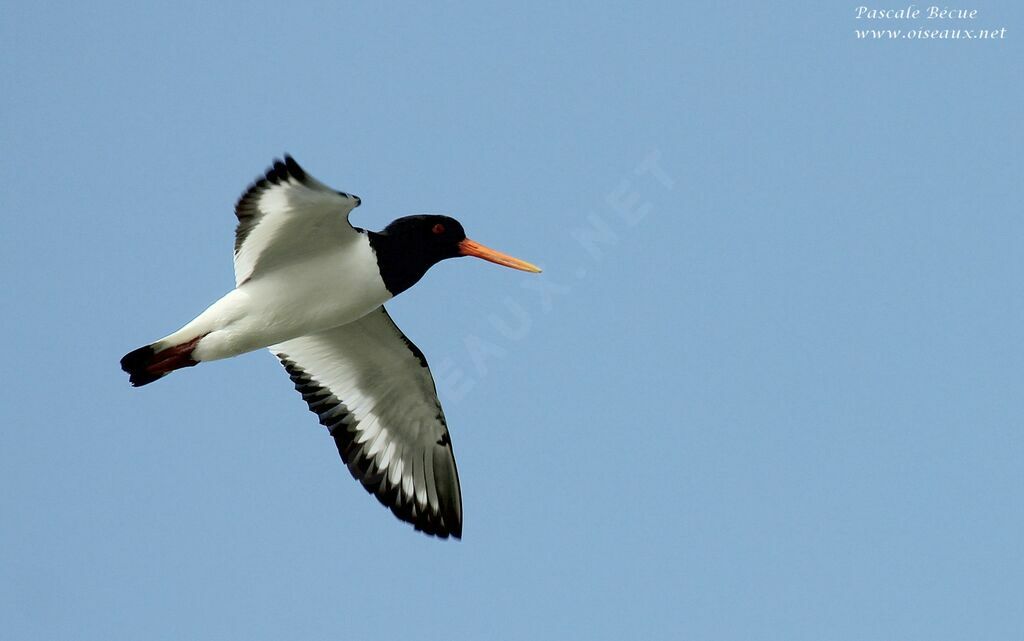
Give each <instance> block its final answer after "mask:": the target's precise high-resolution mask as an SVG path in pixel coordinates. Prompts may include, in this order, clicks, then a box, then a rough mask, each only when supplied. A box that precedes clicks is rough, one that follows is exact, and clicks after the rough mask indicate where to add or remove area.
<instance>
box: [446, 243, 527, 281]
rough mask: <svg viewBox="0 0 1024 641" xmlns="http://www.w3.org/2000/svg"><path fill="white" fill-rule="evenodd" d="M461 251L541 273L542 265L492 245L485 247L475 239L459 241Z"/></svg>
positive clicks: (500, 263)
mask: <svg viewBox="0 0 1024 641" xmlns="http://www.w3.org/2000/svg"><path fill="white" fill-rule="evenodd" d="M459 252H460V253H461V254H462V255H463V256H476V257H477V258H483V259H484V260H489V261H491V262H492V263H497V264H499V265H504V266H505V267H511V268H512V269H521V270H523V271H524V272H533V273H535V274H538V273H540V267H537V266H536V265H532V264H530V263H528V262H526V261H525V260H519V259H518V258H512V257H511V256H509V255H508V254H503V253H501V252H499V251H495V250H493V249H491V248H490V247H484V246H483V245H481V244H480V243H478V242H476V241H475V240H470V239H468V238H467V239H465V240H463V241H462V242H461V243H459Z"/></svg>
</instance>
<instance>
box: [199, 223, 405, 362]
mask: <svg viewBox="0 0 1024 641" xmlns="http://www.w3.org/2000/svg"><path fill="white" fill-rule="evenodd" d="M364 238H365V237H364ZM359 240H360V241H362V242H357V243H353V244H352V245H350V246H349V247H347V248H345V249H344V250H340V251H335V252H331V253H329V254H321V255H315V256H310V257H308V258H306V259H305V260H302V261H299V262H292V263H289V264H287V265H282V266H280V267H278V268H276V269H274V270H272V271H271V272H269V273H266V274H262V275H260V276H259V277H258V278H254V279H252V280H250V281H248V282H246V283H245V284H243V285H242V286H240V287H239V288H237V289H235V290H234V291H232V292H230V293H228V294H227V295H226V296H224V297H223V298H222V299H220V300H219V301H217V302H216V303H214V304H213V305H211V306H210V308H209V309H207V310H206V311H205V312H203V313H202V314H201V315H200V316H199V317H198V318H196V320H195V321H193V322H192V323H189V325H190V326H191V325H196V326H197V327H196V329H197V330H200V331H201V330H202V329H203V326H204V325H206V326H209V327H210V330H211V331H209V333H208V334H207V335H206V336H205V337H204V338H203V339H202V340H200V341H199V343H198V344H197V346H196V349H195V351H194V352H193V357H194V358H196V359H197V360H200V361H208V360H216V359H220V358H228V357H230V356H236V355H238V354H243V353H245V352H251V351H253V350H256V349H260V348H263V347H268V346H270V345H274V344H276V343H280V342H283V341H286V340H290V339H292V338H296V337H298V336H305V335H306V334H311V333H315V332H320V331H323V330H326V329H330V328H332V327H337V326H339V325H345V324H347V323H350V322H352V321H354V320H356V319H358V318H361V317H362V316H364V315H365V314H368V313H369V312H371V311H373V310H375V309H377V307H379V306H380V305H381V304H383V303H384V302H386V301H387V300H388V299H390V298H391V293H390V292H389V291H388V290H387V288H386V287H384V283H383V281H382V280H381V278H380V273H379V271H378V269H377V261H376V257H375V255H374V253H373V250H372V249H371V248H370V245H369V243H368V242H366V241H365V240H364V239H362V238H361V239H359ZM187 327H188V326H186V328H187Z"/></svg>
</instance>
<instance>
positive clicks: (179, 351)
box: [121, 334, 205, 387]
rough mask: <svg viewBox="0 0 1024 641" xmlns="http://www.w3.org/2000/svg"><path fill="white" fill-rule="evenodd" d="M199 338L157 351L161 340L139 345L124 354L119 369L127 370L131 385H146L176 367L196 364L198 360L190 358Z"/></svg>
mask: <svg viewBox="0 0 1024 641" xmlns="http://www.w3.org/2000/svg"><path fill="white" fill-rule="evenodd" d="M204 336H205V334H204ZM201 338H202V336H198V337H196V338H194V339H192V340H190V341H188V342H186V343H182V344H181V345H174V346H171V347H166V348H161V349H159V351H158V350H157V348H156V346H157V344H158V343H160V342H162V341H157V343H153V344H151V345H146V346H145V347H140V348H139V349H136V350H133V351H131V352H128V353H127V354H125V355H124V358H122V359H121V369H123V370H124V371H126V372H128V380H129V381H130V382H131V384H132V386H133V387H142V386H143V385H148V384H149V383H152V382H153V381H155V380H157V379H158V378H163V377H164V376H166V375H167V374H170V373H171V372H173V371H174V370H176V369H181V368H183V367H192V366H193V365H198V364H199V361H198V360H196V359H194V358H192V350H194V349H195V348H196V343H198V342H199V339H201Z"/></svg>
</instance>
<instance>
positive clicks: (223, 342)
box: [121, 155, 540, 538]
mask: <svg viewBox="0 0 1024 641" xmlns="http://www.w3.org/2000/svg"><path fill="white" fill-rule="evenodd" d="M361 202H362V201H361V200H360V199H359V198H358V197H357V196H353V195H351V194H347V193H345V192H340V191H335V190H334V189H331V188H330V187H328V186H327V185H325V184H323V183H321V182H320V181H318V180H317V179H315V178H313V177H312V176H310V175H309V174H308V173H306V172H305V170H303V169H302V167H300V166H299V164H298V163H297V162H295V160H294V159H293V158H292V157H291V156H288V155H286V156H285V157H284V159H283V160H275V161H274V164H273V166H272V167H270V168H269V169H268V170H267V172H266V174H265V175H264V176H263V177H262V178H259V179H258V180H256V182H254V183H253V184H252V185H250V186H249V188H248V189H247V190H246V191H245V193H243V194H242V197H241V198H240V199H239V200H238V203H237V204H236V205H235V215H236V216H237V217H238V226H237V228H236V229H235V288H234V289H233V290H231V291H230V292H228V293H227V294H225V295H224V296H223V297H221V298H220V300H218V301H217V302H215V303H213V304H212V305H210V306H209V307H208V308H207V309H206V310H205V311H204V312H202V313H201V314H199V316H197V317H196V318H195V319H193V320H192V321H190V322H189V323H187V324H186V325H185V326H184V327H182V328H181V329H179V330H178V331H176V332H174V333H172V334H170V335H168V336H165V337H164V338H161V339H160V340H158V341H156V342H154V343H150V344H149V345H146V346H144V347H140V348H139V349H136V350H134V351H132V352H129V353H128V354H126V355H125V357H124V358H122V359H121V369H123V370H124V371H125V372H127V373H128V375H129V377H130V378H129V380H130V382H131V384H132V385H133V386H136V387H138V386H141V385H147V384H149V383H152V382H153V381H155V380H157V379H159V378H161V377H163V376H166V375H167V374H169V373H170V372H173V371H174V370H177V369H181V368H184V367H192V366H194V365H198V364H199V363H205V362H206V361H215V360H219V359H222V358H230V357H232V356H238V355H239V354H244V353H246V352H251V351H254V350H257V349H262V348H269V349H270V351H271V352H272V353H273V354H274V355H275V356H276V357H277V358H278V359H279V360H280V361H281V364H282V365H283V366H284V369H285V371H286V372H287V373H288V376H290V377H291V380H292V382H293V383H294V384H295V389H296V390H298V392H299V393H300V394H302V398H303V400H305V401H306V403H307V404H308V405H309V409H310V410H312V411H313V413H315V414H316V415H317V416H318V417H319V419H320V423H321V424H323V425H324V426H326V427H327V429H328V431H329V432H330V435H331V436H332V437H333V438H334V442H335V444H336V445H337V447H338V452H339V453H340V454H341V458H342V460H343V461H344V462H345V464H346V465H347V466H348V469H349V471H351V473H352V475H353V476H354V477H355V478H356V479H357V480H359V481H360V482H361V483H362V485H363V487H364V488H366V490H367V491H368V492H370V493H372V494H374V495H375V496H376V497H377V499H378V500H379V501H380V502H381V503H383V504H384V505H385V506H387V507H389V508H390V509H391V511H392V512H394V514H395V515H396V516H397V517H398V518H400V519H402V520H403V521H407V522H409V523H412V524H413V526H414V527H415V528H416V529H417V530H421V531H423V532H426V533H428V534H433V535H435V536H438V537H441V538H446V537H448V536H452V537H455V538H461V537H462V491H461V489H460V486H459V474H458V470H457V469H456V467H455V457H454V454H453V451H452V443H451V438H450V436H449V433H448V426H447V424H446V422H445V418H444V411H443V410H442V409H441V403H440V401H438V398H437V391H436V389H435V386H434V379H433V377H432V376H431V374H430V369H429V367H428V366H427V360H426V358H425V357H424V355H423V352H421V351H420V350H419V348H417V347H416V345H414V344H413V343H412V341H410V340H409V339H408V338H406V336H405V334H403V333H402V330H400V329H399V328H398V326H397V325H395V323H394V321H392V320H391V317H390V316H389V315H388V312H387V310H386V309H384V306H383V303H385V302H386V301H388V300H390V299H391V298H393V297H394V296H397V295H398V294H400V293H402V292H404V291H405V290H407V289H409V288H410V287H412V286H413V285H415V284H416V282H417V281H419V280H420V278H422V277H423V275H424V274H425V273H426V272H427V270H428V269H430V267H431V266H433V265H434V264H436V263H438V262H440V261H442V260H445V259H447V258H458V257H460V256H476V257H478V258H483V259H484V260H488V261H491V262H493V263H497V264H499V265H505V266H507V267H512V268H514V269H520V270H523V271H528V272H539V271H540V269H539V268H537V267H536V266H534V265H531V264H530V263H527V262H525V261H522V260H519V259H517V258H513V257H511V256H509V255H507V254H503V253H501V252H498V251H495V250H493V249H489V248H488V247H485V246H483V245H481V244H479V243H477V242H474V241H472V240H470V239H468V238H466V233H465V231H464V230H463V228H462V225H461V224H459V222H458V221H457V220H455V219H454V218H450V217H448V216H442V215H432V214H431V215H417V216H405V217H403V218H399V219H397V220H395V221H393V222H392V223H391V224H389V225H388V226H387V227H385V228H384V229H383V230H382V231H379V232H373V231H368V230H366V229H361V228H359V227H354V226H352V225H351V224H349V221H348V216H349V214H350V213H351V211H352V210H353V209H354V208H356V207H358V206H359V205H360V204H361Z"/></svg>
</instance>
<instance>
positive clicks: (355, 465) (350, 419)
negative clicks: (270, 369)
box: [271, 307, 462, 537]
mask: <svg viewBox="0 0 1024 641" xmlns="http://www.w3.org/2000/svg"><path fill="white" fill-rule="evenodd" d="M271 350H272V351H273V352H274V353H275V354H277V355H278V357H279V358H280V359H281V362H282V364H283V365H284V367H285V369H286V370H287V371H288V374H289V376H291V379H292V381H293V382H294V383H295V388H296V389H297V390H298V391H299V392H300V393H301V394H302V397H303V399H304V400H305V401H306V402H307V404H308V405H309V407H310V409H311V410H312V411H313V412H315V413H316V414H317V415H318V416H319V418H320V422H321V423H323V424H324V425H326V426H327V427H328V429H329V430H330V433H331V436H333V437H334V440H335V444H336V445H337V447H338V452H339V453H340V454H341V457H342V459H343V460H344V461H345V463H346V464H347V465H348V468H349V471H351V473H352V475H353V476H355V477H356V478H357V479H358V480H359V481H360V482H361V483H362V484H363V486H364V487H365V488H366V489H367V490H368V491H370V492H372V493H373V494H374V495H376V497H377V498H378V500H380V501H381V502H382V503H384V504H385V505H386V506H388V507H389V508H391V511H392V512H394V513H395V515H396V516H398V517H399V518H401V519H403V520H406V521H409V522H411V523H412V524H413V525H414V526H415V527H416V528H417V529H420V530H423V531H425V532H427V533H430V534H436V535H438V536H442V537H446V536H455V537H460V536H461V535H462V499H461V496H460V494H461V492H460V489H459V478H458V470H457V469H456V466H455V459H454V457H453V455H452V449H451V440H450V438H449V434H448V428H447V426H446V425H445V421H444V413H443V412H442V410H441V407H440V404H439V403H438V401H437V396H436V392H435V391H434V383H433V379H432V377H431V376H430V370H429V369H428V368H427V367H426V365H425V362H426V361H425V359H423V356H422V353H420V352H419V350H418V349H416V347H415V346H414V345H412V343H410V342H408V339H406V338H405V337H404V336H403V335H402V334H401V332H400V330H399V329H398V328H397V327H395V325H394V323H393V322H392V321H391V318H390V317H389V316H388V315H387V312H386V311H385V310H384V308H383V307H381V308H378V309H377V310H376V311H374V312H371V313H370V314H368V315H367V316H364V317H363V318H361V319H359V320H357V321H355V322H353V323H349V324H348V325H344V326H342V327H336V328H334V329H331V330H327V331H325V332H320V333H318V334H311V335H309V336H303V337H300V338H296V339H292V340H290V341H286V342H284V343H280V344H278V345H274V346H272V347H271Z"/></svg>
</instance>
